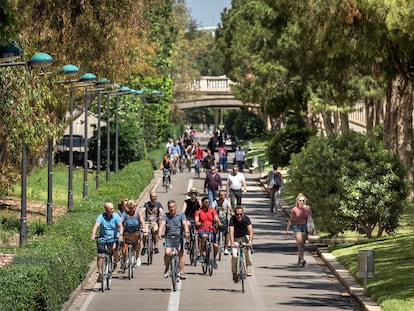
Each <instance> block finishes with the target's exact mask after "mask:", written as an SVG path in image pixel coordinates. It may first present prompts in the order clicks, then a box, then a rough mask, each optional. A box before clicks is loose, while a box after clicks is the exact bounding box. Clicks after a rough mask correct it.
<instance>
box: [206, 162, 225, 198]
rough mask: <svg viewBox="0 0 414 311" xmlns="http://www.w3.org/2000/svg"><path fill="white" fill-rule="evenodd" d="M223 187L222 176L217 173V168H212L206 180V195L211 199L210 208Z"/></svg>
mask: <svg viewBox="0 0 414 311" xmlns="http://www.w3.org/2000/svg"><path fill="white" fill-rule="evenodd" d="M222 187H223V183H222V181H221V176H220V174H219V173H217V169H216V167H215V166H212V167H211V168H210V172H207V175H206V178H205V179H204V193H206V190H207V193H208V198H209V199H210V206H211V204H213V202H214V201H215V200H216V199H217V195H218V191H219V190H221V188H222Z"/></svg>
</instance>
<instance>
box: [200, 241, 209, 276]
mask: <svg viewBox="0 0 414 311" xmlns="http://www.w3.org/2000/svg"><path fill="white" fill-rule="evenodd" d="M208 252H209V250H208V245H206V256H205V257H204V261H203V262H202V263H201V268H202V270H203V273H204V274H206V273H207V268H208V260H209V253H208Z"/></svg>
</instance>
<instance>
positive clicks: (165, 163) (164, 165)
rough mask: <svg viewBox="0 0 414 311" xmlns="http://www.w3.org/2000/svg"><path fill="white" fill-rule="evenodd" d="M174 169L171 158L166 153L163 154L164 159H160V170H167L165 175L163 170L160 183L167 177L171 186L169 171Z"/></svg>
mask: <svg viewBox="0 0 414 311" xmlns="http://www.w3.org/2000/svg"><path fill="white" fill-rule="evenodd" d="M173 169H174V164H173V163H172V162H171V160H170V159H169V158H168V154H166V155H164V159H163V160H162V161H161V163H160V170H161V171H164V170H166V171H167V173H168V174H167V176H166V174H164V172H163V176H162V183H163V184H164V183H165V178H166V177H167V178H169V179H170V186H171V171H172V170H173Z"/></svg>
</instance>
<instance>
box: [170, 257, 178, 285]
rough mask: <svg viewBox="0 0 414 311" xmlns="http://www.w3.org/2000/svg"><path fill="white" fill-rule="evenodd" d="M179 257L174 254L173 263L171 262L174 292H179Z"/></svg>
mask: <svg viewBox="0 0 414 311" xmlns="http://www.w3.org/2000/svg"><path fill="white" fill-rule="evenodd" d="M177 266H178V263H177V257H176V255H175V254H173V255H172V256H171V262H170V273H171V281H172V286H173V290H174V291H176V290H177V275H178V272H177Z"/></svg>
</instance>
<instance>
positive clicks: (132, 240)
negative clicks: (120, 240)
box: [124, 231, 141, 245]
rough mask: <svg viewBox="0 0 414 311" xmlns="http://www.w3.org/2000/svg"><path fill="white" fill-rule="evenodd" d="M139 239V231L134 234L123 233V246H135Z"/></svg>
mask: <svg viewBox="0 0 414 311" xmlns="http://www.w3.org/2000/svg"><path fill="white" fill-rule="evenodd" d="M140 239H141V234H140V232H139V231H135V232H124V242H125V244H132V245H136V244H137V243H138V242H139V240H140Z"/></svg>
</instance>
